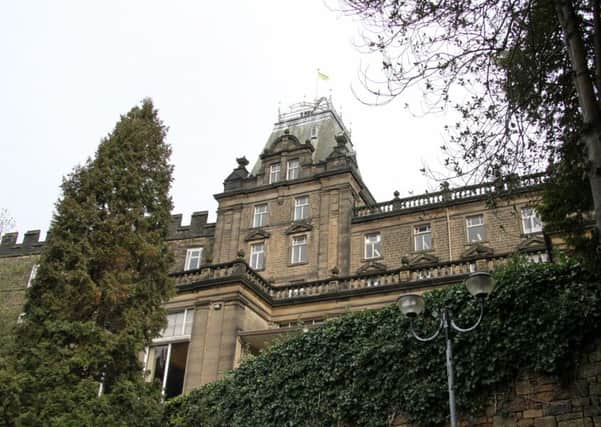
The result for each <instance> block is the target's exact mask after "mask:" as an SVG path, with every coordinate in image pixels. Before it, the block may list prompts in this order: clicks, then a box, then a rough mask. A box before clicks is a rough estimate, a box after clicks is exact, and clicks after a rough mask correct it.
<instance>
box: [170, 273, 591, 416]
mask: <svg viewBox="0 0 601 427" xmlns="http://www.w3.org/2000/svg"><path fill="white" fill-rule="evenodd" d="M496 279H497V281H498V282H497V283H498V284H497V289H496V290H495V292H494V294H493V295H492V296H491V297H489V299H488V301H487V303H486V311H485V317H484V320H483V322H482V325H481V326H480V327H479V328H477V329H476V330H475V331H473V332H470V333H467V334H457V335H456V336H455V337H454V340H455V341H454V342H455V345H454V350H455V369H456V371H455V373H456V383H457V394H458V395H457V404H458V408H459V410H460V411H461V412H462V413H475V412H478V411H479V410H482V407H483V405H484V404H485V403H486V399H487V397H488V396H490V392H491V391H492V390H494V389H495V387H498V386H500V385H503V384H506V383H507V382H508V381H510V380H511V379H513V378H514V377H515V376H516V375H517V374H518V373H519V372H520V371H522V370H532V371H536V372H544V373H549V374H561V373H564V372H567V371H569V369H570V368H571V367H572V366H573V364H574V362H575V360H574V357H575V355H576V354H577V353H578V351H579V350H580V349H581V348H582V346H583V345H584V343H586V342H587V341H588V340H589V339H590V338H591V337H594V336H598V334H599V332H600V331H601V324H600V320H601V286H599V282H598V280H597V278H596V277H594V276H593V275H591V274H590V273H588V272H587V271H585V270H584V269H583V268H582V267H581V266H580V265H579V264H577V263H574V262H571V263H565V264H561V265H543V264H524V263H519V262H516V263H513V264H511V265H509V266H507V267H506V268H504V269H502V270H501V271H498V272H497V273H496ZM472 299H473V298H472V297H471V296H470V295H469V294H468V293H467V292H466V291H465V290H464V288H463V287H462V286H455V287H452V288H448V289H445V290H441V291H436V292H432V293H429V294H427V295H426V300H427V307H429V311H428V312H427V313H426V316H425V317H424V318H425V319H427V318H430V319H432V309H435V310H436V309H440V308H441V307H443V306H448V307H450V308H451V310H452V312H453V313H455V319H456V321H457V323H458V324H460V325H462V324H464V325H467V324H469V323H472V322H473V321H474V320H475V319H476V317H477V314H478V309H477V307H476V306H475V305H474V304H473V301H472ZM436 322H437V320H430V321H423V322H422V323H419V324H417V325H416V327H417V329H418V330H421V331H424V333H426V332H428V331H432V330H433V328H434V326H435V325H434V323H436ZM444 351H445V346H444V341H443V338H442V337H441V338H439V339H438V340H437V341H435V342H434V343H420V342H417V341H416V340H414V339H413V338H412V337H410V336H409V330H408V322H407V320H406V319H405V318H404V317H403V316H402V315H401V313H400V311H399V310H398V309H397V308H396V307H394V306H390V307H387V308H384V309H382V310H378V311H364V312H361V313H353V314H349V315H346V316H344V317H341V318H338V319H335V320H333V321H330V322H327V323H326V324H325V325H323V326H322V327H320V328H319V329H317V330H314V331H311V332H309V333H306V334H303V335H300V336H298V337H296V338H293V339H291V340H290V341H287V342H285V343H281V344H278V345H276V346H274V347H271V348H269V349H267V350H266V351H264V352H263V353H261V354H260V355H259V356H257V357H256V358H254V359H252V360H250V361H248V362H246V363H243V364H242V366H240V368H239V369H238V370H235V371H233V372H231V373H229V375H227V376H226V377H225V378H224V379H223V380H221V381H219V382H216V383H213V384H210V385H207V386H204V387H202V388H200V389H197V390H195V391H193V392H192V393H190V394H189V395H188V396H185V397H181V398H178V399H175V400H173V401H171V402H169V403H168V404H167V418H168V422H169V423H170V425H173V426H221V425H228V426H256V425H262V426H283V425H291V426H292V425H294V426H315V425H322V426H334V425H339V423H341V424H343V425H358V426H361V425H365V426H384V425H387V420H388V419H389V417H392V416H394V414H399V413H405V414H407V415H408V416H409V418H410V419H411V420H412V421H413V422H416V423H420V424H424V425H436V424H441V423H443V422H444V421H445V420H446V418H447V413H448V405H447V385H446V374H445V365H444V360H445V356H444Z"/></svg>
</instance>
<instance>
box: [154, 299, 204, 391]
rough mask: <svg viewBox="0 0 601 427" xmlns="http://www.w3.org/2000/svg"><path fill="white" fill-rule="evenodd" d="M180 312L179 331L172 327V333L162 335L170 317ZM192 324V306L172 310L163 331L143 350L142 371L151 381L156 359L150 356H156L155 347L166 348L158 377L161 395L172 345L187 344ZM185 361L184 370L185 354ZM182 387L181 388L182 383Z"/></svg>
mask: <svg viewBox="0 0 601 427" xmlns="http://www.w3.org/2000/svg"><path fill="white" fill-rule="evenodd" d="M181 313H183V319H182V322H181V328H179V331H176V330H175V329H174V333H173V334H168V335H166V336H164V334H165V332H166V331H167V329H168V328H169V326H170V325H169V319H170V317H172V316H177V315H179V314H181ZM193 325H194V308H184V309H183V310H182V309H179V310H178V311H173V312H170V313H168V314H167V326H166V327H165V329H164V330H163V331H161V336H160V337H158V338H155V339H153V340H152V345H151V346H149V347H146V349H145V351H144V372H145V373H146V374H145V375H146V378H147V381H152V377H153V375H154V372H155V369H156V365H155V364H156V360H154V361H152V360H151V357H152V358H154V357H156V355H155V349H158V348H161V347H166V348H167V354H166V363H165V366H164V367H163V369H164V370H165V372H164V373H163V375H162V378H161V379H160V381H161V393H162V394H163V395H165V392H166V387H167V383H168V377H169V367H170V363H171V354H172V350H173V346H174V345H179V344H182V343H186V344H188V345H189V342H190V339H191V336H192V327H193ZM174 326H177V323H175V325H174ZM151 363H152V366H150V365H149V364H151ZM185 363H186V366H185V370H187V369H188V357H187V356H186V362H185ZM182 388H183V384H182ZM182 391H183V390H182ZM180 394H181V393H180ZM171 397H173V396H171Z"/></svg>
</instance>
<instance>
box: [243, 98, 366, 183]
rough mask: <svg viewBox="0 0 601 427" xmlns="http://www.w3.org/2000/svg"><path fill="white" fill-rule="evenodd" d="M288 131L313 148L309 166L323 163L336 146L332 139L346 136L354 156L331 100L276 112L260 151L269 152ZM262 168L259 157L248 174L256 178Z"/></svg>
mask: <svg viewBox="0 0 601 427" xmlns="http://www.w3.org/2000/svg"><path fill="white" fill-rule="evenodd" d="M285 131H288V133H289V134H290V135H294V136H295V137H296V138H298V140H299V141H300V142H301V143H303V142H306V141H308V142H310V143H311V145H312V146H313V148H314V149H315V150H314V151H313V163H319V162H322V161H324V160H325V159H326V158H327V157H328V156H329V155H330V154H331V153H332V151H334V148H335V147H336V144H337V143H336V136H337V135H340V134H346V136H347V144H346V147H347V149H348V150H349V152H351V153H353V154H354V153H355V151H354V149H353V143H352V142H351V139H350V132H349V131H348V130H347V129H346V127H345V126H344V123H343V122H342V119H341V118H340V116H339V115H338V113H337V112H336V110H335V109H334V106H333V105H332V101H331V99H328V98H325V97H322V98H319V99H317V100H315V102H299V103H297V104H293V105H291V106H290V107H289V109H288V111H287V112H285V113H279V115H278V121H277V122H276V123H275V124H274V126H273V130H272V132H271V135H269V138H268V139H267V142H266V143H265V146H264V150H266V149H270V148H271V147H272V146H273V144H274V143H275V142H276V141H278V139H279V138H280V137H281V136H282V135H284V133H285ZM262 167H263V165H262V162H261V158H259V159H257V161H256V162H255V164H254V166H253V169H252V172H251V174H252V175H256V174H257V173H258V172H259V171H260V170H261V169H262Z"/></svg>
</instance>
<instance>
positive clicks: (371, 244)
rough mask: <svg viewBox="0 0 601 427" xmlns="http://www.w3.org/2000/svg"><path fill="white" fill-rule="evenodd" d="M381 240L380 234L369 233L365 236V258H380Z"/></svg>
mask: <svg viewBox="0 0 601 427" xmlns="http://www.w3.org/2000/svg"><path fill="white" fill-rule="evenodd" d="M381 244H382V238H381V237H380V233H370V234H366V235H365V258H366V259H369V258H378V257H381V256H382V253H381V251H380V247H381Z"/></svg>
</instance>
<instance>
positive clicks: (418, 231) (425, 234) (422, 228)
mask: <svg viewBox="0 0 601 427" xmlns="http://www.w3.org/2000/svg"><path fill="white" fill-rule="evenodd" d="M413 234H414V240H415V250H416V251H428V250H430V249H432V229H431V228H430V224H424V225H418V226H416V227H415V228H414V229H413Z"/></svg>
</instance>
